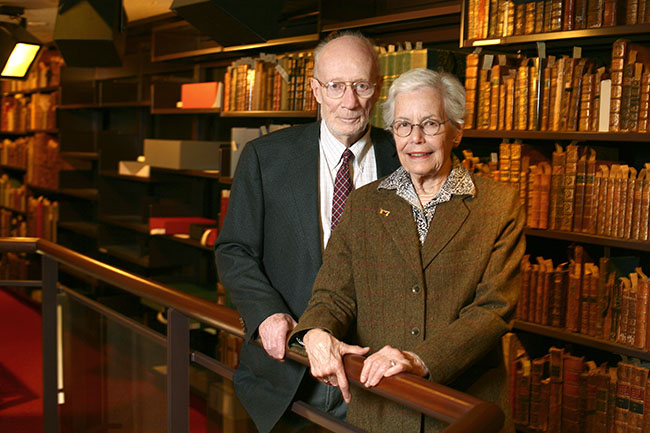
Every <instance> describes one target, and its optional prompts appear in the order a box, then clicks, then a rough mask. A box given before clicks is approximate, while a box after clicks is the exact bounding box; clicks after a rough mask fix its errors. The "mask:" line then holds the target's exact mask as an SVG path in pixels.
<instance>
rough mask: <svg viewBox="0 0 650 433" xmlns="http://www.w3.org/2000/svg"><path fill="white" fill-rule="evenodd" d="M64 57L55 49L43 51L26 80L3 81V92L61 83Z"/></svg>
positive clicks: (28, 89)
mask: <svg viewBox="0 0 650 433" xmlns="http://www.w3.org/2000/svg"><path fill="white" fill-rule="evenodd" d="M63 65H64V61H63V57H61V55H60V54H59V53H57V52H56V51H54V50H46V51H43V52H42V53H41V55H40V57H39V59H38V63H37V64H36V65H35V66H33V67H32V69H31V70H30V71H29V73H28V74H27V77H26V78H25V80H4V81H2V92H3V93H8V92H28V91H33V90H38V89H42V88H45V87H55V86H58V85H60V84H61V67H62V66H63Z"/></svg>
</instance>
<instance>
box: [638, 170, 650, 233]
mask: <svg viewBox="0 0 650 433" xmlns="http://www.w3.org/2000/svg"><path fill="white" fill-rule="evenodd" d="M642 185H643V186H642V188H641V218H640V220H639V240H642V241H647V240H648V239H650V237H649V233H648V229H649V227H648V220H649V219H650V218H649V217H650V211H648V209H650V164H647V163H646V164H645V178H644V179H643V181H642Z"/></svg>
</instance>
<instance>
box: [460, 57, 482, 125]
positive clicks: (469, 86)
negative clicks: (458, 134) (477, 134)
mask: <svg viewBox="0 0 650 433" xmlns="http://www.w3.org/2000/svg"><path fill="white" fill-rule="evenodd" d="M479 63H480V56H479V54H476V53H470V54H468V55H467V58H466V67H465V125H464V128H465V129H474V128H475V127H476V100H477V97H476V93H477V90H478V71H479Z"/></svg>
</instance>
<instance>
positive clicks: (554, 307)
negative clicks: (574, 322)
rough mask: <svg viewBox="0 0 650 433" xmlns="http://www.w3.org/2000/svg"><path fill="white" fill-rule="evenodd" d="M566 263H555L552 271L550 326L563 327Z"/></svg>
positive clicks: (566, 281)
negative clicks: (555, 265)
mask: <svg viewBox="0 0 650 433" xmlns="http://www.w3.org/2000/svg"><path fill="white" fill-rule="evenodd" d="M568 273H569V270H568V263H566V262H565V263H562V264H559V265H557V267H556V268H555V270H554V272H553V299H552V304H551V326H554V327H556V328H564V327H565V319H566V292H567V284H568Z"/></svg>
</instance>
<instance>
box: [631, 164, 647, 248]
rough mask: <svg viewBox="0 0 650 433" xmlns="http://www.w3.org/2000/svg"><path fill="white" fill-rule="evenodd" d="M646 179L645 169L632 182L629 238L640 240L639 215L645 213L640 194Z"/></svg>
mask: <svg viewBox="0 0 650 433" xmlns="http://www.w3.org/2000/svg"><path fill="white" fill-rule="evenodd" d="M645 177H646V169H645V168H643V169H641V171H640V172H639V174H638V176H637V178H636V180H635V182H634V196H633V197H632V203H633V204H632V220H631V223H630V226H631V229H630V238H631V239H640V233H641V214H642V213H643V212H644V211H646V210H645V209H643V205H642V203H641V193H642V191H643V182H644V179H645Z"/></svg>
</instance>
